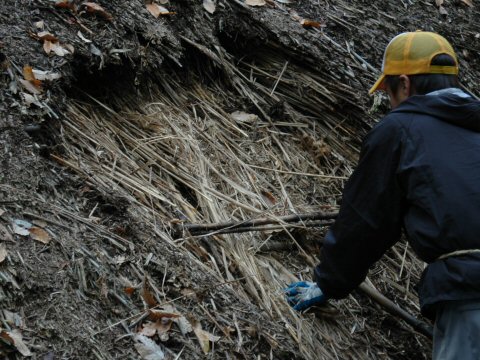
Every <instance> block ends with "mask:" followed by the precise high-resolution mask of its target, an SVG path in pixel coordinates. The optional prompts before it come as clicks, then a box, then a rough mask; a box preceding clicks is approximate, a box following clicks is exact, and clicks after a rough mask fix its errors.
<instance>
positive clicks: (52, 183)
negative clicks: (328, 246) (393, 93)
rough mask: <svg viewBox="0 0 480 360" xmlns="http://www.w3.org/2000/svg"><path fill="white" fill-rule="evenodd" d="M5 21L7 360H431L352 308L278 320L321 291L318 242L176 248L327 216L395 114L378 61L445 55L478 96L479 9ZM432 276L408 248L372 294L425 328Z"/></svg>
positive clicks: (399, 5)
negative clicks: (416, 50)
mask: <svg viewBox="0 0 480 360" xmlns="http://www.w3.org/2000/svg"><path fill="white" fill-rule="evenodd" d="M15 3H16V2H14V1H6V4H5V5H0V18H1V19H2V21H3V25H4V26H3V29H2V31H3V33H2V34H3V35H4V38H3V40H2V44H4V46H3V47H2V48H1V49H0V51H1V52H2V58H1V59H0V60H2V61H3V60H5V62H4V68H5V69H6V70H5V74H4V76H3V78H2V80H3V82H4V83H5V84H6V85H8V86H5V90H4V91H3V93H2V96H3V99H4V102H5V105H2V106H3V108H2V112H3V114H5V120H3V122H2V128H1V129H0V144H2V145H3V148H2V151H1V154H0V160H1V161H2V166H3V169H2V170H3V173H2V183H1V184H0V195H1V197H0V236H1V237H0V240H2V241H3V243H2V244H3V245H5V246H3V247H0V284H1V287H0V301H1V302H2V308H3V309H5V310H4V311H3V312H2V313H1V315H2V324H3V325H2V328H1V329H0V330H1V331H2V333H1V335H2V336H1V338H2V339H3V340H2V341H3V342H2V345H0V351H2V352H4V353H5V354H6V353H8V354H10V355H9V356H14V355H12V354H13V352H14V351H20V352H21V353H25V354H27V353H28V352H32V353H36V354H38V356H40V357H44V358H45V359H50V358H57V357H70V358H98V359H113V358H122V357H138V356H143V357H146V356H147V354H150V355H152V356H153V355H154V356H156V358H159V359H160V358H172V359H173V358H188V359H191V358H203V357H205V356H208V357H211V358H247V359H250V358H275V359H277V358H285V359H291V358H305V359H318V358H321V359H338V358H340V359H348V358H351V359H362V358H365V359H367V358H368V359H384V358H428V357H429V350H428V349H429V348H430V344H429V340H428V339H426V338H425V337H423V336H422V335H419V334H417V333H415V332H413V330H412V329H411V328H410V327H409V326H408V325H406V324H405V323H404V322H403V321H400V320H398V319H396V318H394V317H392V316H390V315H388V314H387V313H385V312H384V311H383V310H382V309H381V308H380V307H378V306H377V305H375V304H374V303H372V302H371V301H370V300H369V299H368V298H366V297H365V296H363V295H362V294H360V293H357V292H355V293H354V294H352V295H351V296H350V297H349V298H348V299H346V300H343V301H335V302H332V303H331V304H330V305H329V306H328V307H326V308H323V309H321V310H319V311H318V312H316V313H310V314H304V315H299V314H297V313H295V312H294V311H293V310H291V308H290V307H289V306H288V305H287V304H286V302H285V300H284V297H283V293H282V289H283V288H284V287H285V285H286V284H288V283H289V282H291V281H293V280H296V279H299V278H309V277H310V276H311V269H310V265H311V264H312V263H314V262H315V261H316V256H317V254H318V251H319V248H320V247H321V241H322V235H323V233H324V230H325V225H326V224H324V223H322V224H316V225H317V227H316V228H313V229H311V228H310V227H307V226H305V224H298V225H297V226H296V227H290V226H289V227H288V228H287V226H286V225H285V224H284V223H281V222H280V223H279V225H276V229H272V228H269V229H264V230H263V231H261V232H255V233H248V232H246V233H239V234H209V236H205V234H202V235H194V234H192V233H189V232H188V231H184V232H183V233H181V234H180V236H179V234H175V233H174V230H175V229H178V228H182V224H186V223H205V224H206V223H217V222H224V221H244V220H246V219H251V218H260V217H267V218H271V219H273V220H275V219H278V218H279V217H281V216H284V215H289V214H294V213H309V212H314V211H319V210H322V211H326V212H335V211H336V210H337V209H338V202H339V200H340V198H341V191H342V188H343V185H344V182H345V180H346V179H348V177H349V175H350V174H351V172H352V169H353V167H354V166H355V161H356V158H357V154H358V149H359V144H360V142H361V140H362V138H363V136H364V135H365V133H366V132H367V131H368V129H369V128H370V127H371V125H372V124H373V123H374V122H375V119H377V118H378V117H380V116H381V114H382V113H383V112H384V111H385V110H386V107H385V106H384V103H382V99H381V98H380V97H376V98H374V99H370V98H368V97H367V96H366V89H367V88H368V85H370V84H371V83H372V82H373V79H374V78H375V76H376V71H375V69H376V68H377V67H378V64H379V61H380V58H381V53H382V50H383V48H384V46H385V45H386V43H387V41H388V39H389V38H391V36H392V35H394V34H396V33H397V32H400V31H403V30H414V29H416V28H419V27H422V28H424V29H426V30H430V29H432V30H436V31H439V32H441V33H443V34H444V35H446V36H447V37H448V38H449V39H451V40H452V42H453V44H454V46H455V47H456V48H457V49H458V51H459V55H460V60H461V67H462V69H463V74H462V75H463V76H462V77H463V79H465V80H466V81H465V85H467V87H469V88H471V89H472V90H474V91H477V90H478V86H477V82H476V81H475V79H476V78H478V59H477V58H476V57H474V56H473V54H474V53H475V52H478V49H479V41H480V39H479V37H480V35H478V29H476V28H475V19H476V17H478V15H479V10H478V5H474V6H473V7H470V6H469V4H467V2H458V3H457V2H448V1H445V2H444V4H443V5H442V8H441V9H438V8H437V7H435V6H434V4H433V2H432V4H430V3H428V2H413V1H402V2H388V1H387V2H384V1H382V2H374V3H368V4H366V5H363V4H359V3H355V4H350V2H346V1H336V2H331V1H320V2H317V1H315V2H314V1H310V0H299V1H295V2H290V1H288V2H285V1H271V0H269V1H259V2H256V5H259V6H255V7H251V6H249V5H246V3H245V2H243V1H239V0H228V1H217V2H212V1H197V2H191V1H181V0H179V1H173V0H170V2H168V3H167V2H166V1H157V2H153V3H151V4H149V5H150V6H148V7H147V6H146V5H145V3H144V2H143V1H140V0H138V1H137V0H132V1H122V2H120V1H118V2H115V1H110V2H106V1H105V2H104V1H98V3H92V2H90V3H86V4H83V5H82V4H80V2H77V1H73V2H69V1H58V2H52V1H43V0H41V1H38V2H35V3H29V4H28V5H25V9H23V10H22V11H24V13H22V16H23V17H21V16H19V15H18V14H16V13H15V11H14V10H15ZM63 4H65V5H63ZM162 7H164V8H165V9H162ZM152 11H155V12H154V14H152ZM157 11H158V14H157ZM18 13H20V12H18ZM153 15H155V16H153ZM157 15H158V17H156V16H157ZM302 20H311V21H312V22H310V23H307V22H305V21H303V23H302ZM42 22H43V23H42ZM302 24H303V26H302ZM308 24H309V25H308ZM42 32H48V33H49V34H50V35H47V34H45V33H42ZM39 34H40V35H39ZM458 34H460V35H458ZM477 35H478V36H477ZM46 39H47V40H46ZM46 41H49V42H50V44H47V45H45V42H46ZM25 44H27V45H25ZM55 44H56V45H55ZM5 45H6V46H5ZM45 47H46V49H47V50H49V51H50V54H51V55H50V57H48V56H46V55H44V53H45V52H46V50H45ZM58 47H60V48H61V49H60V48H58ZM17 48H18V49H19V50H18V51H17V50H16V51H13V49H17ZM72 48H73V50H72ZM32 49H33V50H32ZM62 49H63V50H62ZM56 51H57V52H58V53H57V52H56ZM59 53H61V55H59ZM39 54H42V55H41V56H40V55H39ZM53 54H55V55H53ZM39 71H40V72H39ZM53 74H61V76H62V78H61V79H59V78H58V75H53ZM38 76H44V77H46V76H54V78H50V79H47V80H40V78H38ZM20 80H22V81H20ZM69 86H70V87H69ZM7 105H8V106H9V107H8V108H7ZM7 114H8V116H7ZM22 120H23V122H22ZM23 125H26V128H25V129H26V130H27V131H28V132H29V134H30V135H31V138H29V137H28V136H27V135H25V133H24V132H23V131H22V130H21V129H22V128H23ZM17 224H23V225H22V226H24V227H23V228H21V229H17V230H16V227H15V226H16V225H17ZM33 227H36V228H38V229H40V230H36V234H34V235H33V236H32V233H31V232H30V230H29V229H31V228H33ZM38 233H40V234H41V235H38ZM45 234H46V235H45ZM47 239H48V240H47ZM42 240H43V241H42ZM422 268H423V264H422V263H420V262H419V261H418V260H416V259H415V257H414V256H413V254H412V253H411V251H410V250H409V249H408V247H407V245H406V244H405V243H401V244H398V245H397V246H396V247H394V248H393V249H392V250H391V251H389V252H388V253H387V255H386V256H385V257H384V258H383V260H382V261H381V262H380V263H379V264H378V265H377V266H376V267H375V268H374V269H373V270H372V271H371V273H370V280H371V282H372V286H375V287H376V288H377V289H378V290H380V291H381V292H382V293H383V294H385V295H386V296H388V297H389V298H391V299H392V300H395V301H396V302H397V303H398V304H399V305H400V306H401V307H403V308H405V309H407V310H408V311H409V312H410V313H412V314H416V315H418V305H417V298H416V293H415V291H414V290H413V286H414V284H415V283H416V282H417V280H418V276H419V274H420V273H421V271H422Z"/></svg>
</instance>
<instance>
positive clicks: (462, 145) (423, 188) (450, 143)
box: [287, 32, 480, 360]
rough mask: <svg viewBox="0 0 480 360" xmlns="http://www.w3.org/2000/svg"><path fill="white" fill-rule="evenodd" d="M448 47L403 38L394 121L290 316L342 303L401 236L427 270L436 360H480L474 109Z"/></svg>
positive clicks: (387, 84)
mask: <svg viewBox="0 0 480 360" xmlns="http://www.w3.org/2000/svg"><path fill="white" fill-rule="evenodd" d="M457 74H458V62H457V58H456V55H455V52H454V50H453V48H452V46H451V45H450V44H449V43H448V41H447V40H445V39H444V38H443V37H441V36H440V35H438V34H435V33H430V32H410V33H403V34H400V35H398V36H397V37H395V38H394V39H393V40H392V41H391V42H390V44H389V45H388V46H387V48H386V50H385V54H384V59H383V66H382V75H381V77H380V78H379V79H378V81H377V82H376V84H375V85H374V86H373V88H372V89H371V90H370V93H373V92H374V91H377V90H384V91H386V92H387V93H388V95H389V97H390V102H391V105H392V111H391V112H390V113H389V114H388V115H387V116H386V117H385V118H384V119H383V120H382V121H381V122H379V123H378V124H377V125H376V126H375V127H374V128H373V129H372V130H371V131H370V133H369V134H368V136H367V137H366V139H365V140H364V143H363V145H362V150H361V153H360V160H359V163H358V166H357V168H356V170H355V172H354V173H353V174H352V176H351V178H350V179H349V181H348V183H347V184H346V186H345V189H344V193H343V201H342V205H341V208H340V212H339V215H338V218H337V220H336V222H335V224H334V225H333V226H332V228H331V230H330V231H329V232H328V234H327V235H326V238H325V242H324V245H323V248H322V253H321V262H320V264H319V265H318V266H317V267H316V268H315V271H314V278H315V282H314V283H313V282H301V283H294V284H291V285H290V286H289V287H288V288H287V297H288V301H289V302H290V304H291V305H292V306H294V308H295V309H296V310H305V309H307V308H309V307H310V306H312V305H315V304H322V303H325V301H326V300H327V299H329V298H334V299H339V298H343V297H345V296H347V295H348V294H349V293H350V292H351V291H352V290H353V289H355V288H356V287H357V286H358V285H359V284H360V283H361V282H362V281H363V280H364V279H365V277H366V275H367V272H368V269H369V268H370V267H371V266H372V264H373V263H374V262H376V261H377V260H378V259H380V257H381V256H382V255H383V254H384V253H385V251H386V250H387V249H389V248H390V247H391V246H392V245H394V244H395V243H396V242H397V241H398V240H399V239H400V236H401V230H402V228H403V229H404V230H405V232H406V234H407V236H408V239H409V242H410V244H411V246H412V248H413V249H414V250H415V252H416V253H417V255H418V256H419V257H420V258H421V259H422V260H423V261H425V262H426V263H427V264H428V266H427V268H426V269H425V271H424V273H423V275H422V278H421V281H420V284H419V298H420V305H421V309H422V313H423V314H425V315H427V316H430V317H432V318H435V330H434V350H433V354H434V356H433V357H434V359H462V360H465V359H480V341H479V340H480V101H478V100H476V99H474V98H473V97H472V96H471V95H470V94H467V93H465V92H464V91H462V90H461V89H460V85H459V83H458V78H457Z"/></svg>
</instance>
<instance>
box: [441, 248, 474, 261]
mask: <svg viewBox="0 0 480 360" xmlns="http://www.w3.org/2000/svg"><path fill="white" fill-rule="evenodd" d="M468 254H480V249H467V250H457V251H452V252H451V253H447V254H443V255H441V256H439V257H438V258H437V259H436V260H435V261H438V260H443V259H447V258H451V257H453V256H461V255H468Z"/></svg>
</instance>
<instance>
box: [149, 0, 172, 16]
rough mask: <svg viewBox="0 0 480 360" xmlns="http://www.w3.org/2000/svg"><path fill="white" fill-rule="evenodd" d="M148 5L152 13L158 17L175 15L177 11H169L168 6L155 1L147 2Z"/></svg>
mask: <svg viewBox="0 0 480 360" xmlns="http://www.w3.org/2000/svg"><path fill="white" fill-rule="evenodd" d="M146 7H147V10H148V11H149V12H150V14H152V15H153V16H155V17H156V18H158V17H159V16H160V15H175V12H172V11H168V10H167V8H165V7H163V6H161V5H158V4H155V3H151V4H146Z"/></svg>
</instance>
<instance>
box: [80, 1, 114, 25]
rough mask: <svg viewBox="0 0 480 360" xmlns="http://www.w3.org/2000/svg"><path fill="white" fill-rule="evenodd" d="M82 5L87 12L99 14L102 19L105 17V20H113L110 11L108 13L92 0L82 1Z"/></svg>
mask: <svg viewBox="0 0 480 360" xmlns="http://www.w3.org/2000/svg"><path fill="white" fill-rule="evenodd" d="M82 6H84V7H85V10H86V11H87V12H88V13H92V14H97V15H100V16H102V17H103V18H104V19H106V20H108V21H112V20H113V16H112V15H111V14H110V13H108V12H107V11H106V10H105V9H104V8H103V7H101V6H100V5H98V4H97V3H94V2H84V3H82Z"/></svg>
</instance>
